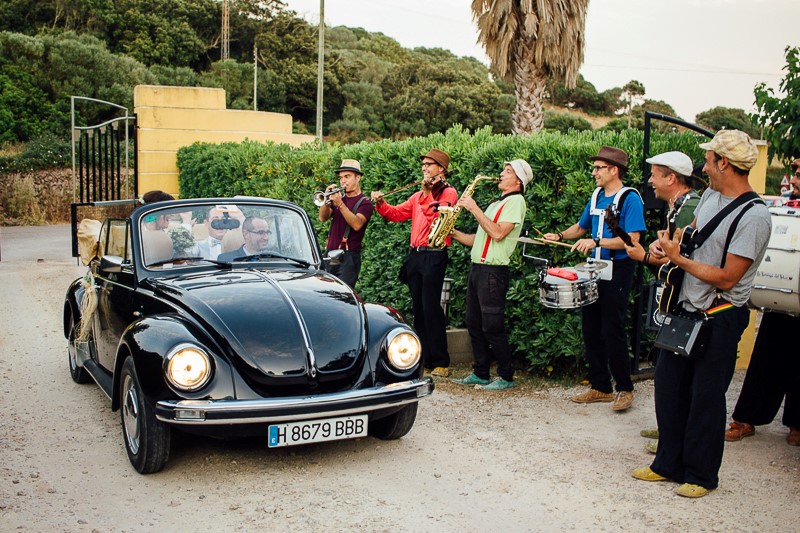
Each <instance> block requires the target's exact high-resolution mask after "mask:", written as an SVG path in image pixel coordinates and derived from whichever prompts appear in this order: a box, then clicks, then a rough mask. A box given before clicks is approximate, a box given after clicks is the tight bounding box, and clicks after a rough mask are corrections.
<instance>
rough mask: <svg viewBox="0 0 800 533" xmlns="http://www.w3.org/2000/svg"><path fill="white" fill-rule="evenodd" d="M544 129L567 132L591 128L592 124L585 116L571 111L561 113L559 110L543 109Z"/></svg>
mask: <svg viewBox="0 0 800 533" xmlns="http://www.w3.org/2000/svg"><path fill="white" fill-rule="evenodd" d="M544 129H545V130H548V131H560V132H561V133H569V130H575V131H587V130H590V129H592V124H591V123H590V122H589V121H588V120H586V119H585V118H582V117H579V116H578V115H574V114H572V113H561V112H559V111H551V110H549V109H545V111H544Z"/></svg>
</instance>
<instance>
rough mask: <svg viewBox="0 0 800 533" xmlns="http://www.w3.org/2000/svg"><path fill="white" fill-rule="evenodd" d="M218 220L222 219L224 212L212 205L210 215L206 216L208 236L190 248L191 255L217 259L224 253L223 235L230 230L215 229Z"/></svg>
mask: <svg viewBox="0 0 800 533" xmlns="http://www.w3.org/2000/svg"><path fill="white" fill-rule="evenodd" d="M217 220H222V213H221V212H220V211H219V210H218V209H217V208H216V207H212V208H211V209H209V211H208V217H206V221H205V225H206V229H207V230H208V238H206V239H203V240H202V241H198V242H197V243H195V245H194V247H193V248H192V249H191V250H189V256H191V257H202V258H203V259H216V258H217V257H218V256H219V254H221V253H222V237H224V236H225V234H226V233H227V232H228V230H227V229H215V228H214V221H217Z"/></svg>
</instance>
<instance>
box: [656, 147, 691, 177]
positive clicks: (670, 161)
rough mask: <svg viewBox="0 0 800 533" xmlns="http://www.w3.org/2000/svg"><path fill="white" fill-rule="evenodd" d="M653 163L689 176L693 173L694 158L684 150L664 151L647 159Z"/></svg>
mask: <svg viewBox="0 0 800 533" xmlns="http://www.w3.org/2000/svg"><path fill="white" fill-rule="evenodd" d="M645 161H647V162H648V163H650V164H651V165H660V166H662V167H667V168H668V169H670V170H672V171H673V172H675V173H676V174H680V175H681V176H684V177H688V176H691V175H692V170H693V169H694V166H693V164H692V159H691V158H690V157H689V156H688V155H686V154H684V153H683V152H664V153H663V154H658V155H654V156H653V157H651V158H649V159H645Z"/></svg>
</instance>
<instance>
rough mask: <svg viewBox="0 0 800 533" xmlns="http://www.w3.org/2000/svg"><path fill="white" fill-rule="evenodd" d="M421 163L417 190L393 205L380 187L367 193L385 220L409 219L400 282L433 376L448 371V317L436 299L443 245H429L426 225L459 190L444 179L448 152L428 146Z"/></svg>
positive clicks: (442, 268) (443, 262)
mask: <svg viewBox="0 0 800 533" xmlns="http://www.w3.org/2000/svg"><path fill="white" fill-rule="evenodd" d="M420 160H421V162H422V174H423V176H424V178H425V179H424V180H423V181H422V190H421V191H417V192H415V193H414V194H412V195H411V196H410V197H409V198H408V200H406V201H405V202H403V203H401V204H398V205H396V206H393V205H389V204H388V203H387V202H386V201H385V200H384V198H383V193H382V192H381V191H375V192H373V193H372V194H371V197H372V200H373V201H374V202H375V208H376V209H377V210H378V213H379V214H380V215H381V216H382V217H383V218H385V219H386V220H388V221H389V222H405V221H406V220H409V219H411V251H410V253H409V255H408V257H407V258H406V261H405V263H404V264H403V268H402V269H401V271H400V281H402V282H403V283H406V284H407V285H408V290H409V291H410V292H411V304H412V310H413V313H414V329H415V330H416V332H417V334H418V335H419V338H420V341H421V342H422V357H423V361H424V365H425V369H426V370H431V375H432V376H437V377H447V376H449V375H450V354H449V353H448V351H447V334H446V332H445V329H446V328H447V320H446V318H445V316H444V311H443V310H442V306H441V304H440V299H441V295H442V285H443V284H444V272H445V269H446V268H447V262H448V259H447V247H448V246H450V237H448V238H447V240H446V242H445V246H444V247H442V248H431V247H429V246H428V236H429V234H430V229H431V225H432V224H433V222H434V220H436V218H437V217H438V216H439V213H438V212H437V210H436V208H437V207H438V206H439V205H445V206H449V207H453V206H454V205H455V203H456V202H457V201H458V192H457V191H456V190H455V188H454V187H452V186H450V185H448V184H447V182H446V181H445V178H446V177H447V173H448V172H449V170H448V168H449V166H450V156H449V155H448V154H447V153H446V152H443V151H441V150H437V149H435V148H434V149H432V150H430V151H429V152H428V153H427V154H425V155H423V156H420Z"/></svg>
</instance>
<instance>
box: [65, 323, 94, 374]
mask: <svg viewBox="0 0 800 533" xmlns="http://www.w3.org/2000/svg"><path fill="white" fill-rule="evenodd" d="M77 329H78V328H77V326H76V325H75V318H74V316H73V315H72V313H70V315H69V346H67V359H68V360H69V375H70V376H72V381H74V382H75V383H89V382H90V381H92V376H90V375H89V373H88V372H87V371H86V369H85V368H83V367H82V366H78V356H77V354H78V346H77V345H76V343H75V336H76V333H77Z"/></svg>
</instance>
